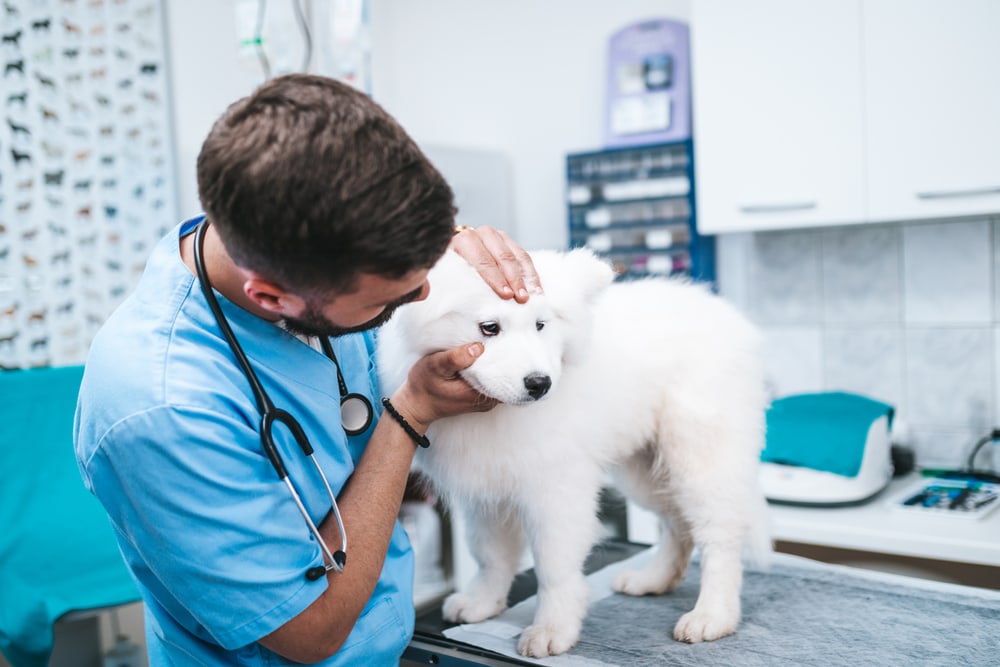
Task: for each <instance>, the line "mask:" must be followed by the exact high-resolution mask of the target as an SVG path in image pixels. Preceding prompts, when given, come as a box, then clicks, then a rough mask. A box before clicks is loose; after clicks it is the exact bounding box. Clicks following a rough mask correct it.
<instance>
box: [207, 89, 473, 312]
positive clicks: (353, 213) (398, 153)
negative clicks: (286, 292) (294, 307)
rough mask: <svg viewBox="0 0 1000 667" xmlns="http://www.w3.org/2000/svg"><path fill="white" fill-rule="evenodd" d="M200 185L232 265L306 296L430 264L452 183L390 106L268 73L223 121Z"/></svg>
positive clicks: (449, 216) (449, 208) (445, 237)
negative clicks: (367, 275) (390, 111)
mask: <svg viewBox="0 0 1000 667" xmlns="http://www.w3.org/2000/svg"><path fill="white" fill-rule="evenodd" d="M198 193H199V196H200V198H201V203H202V206H203V207H204V210H205V214H206V215H207V216H208V219H209V220H211V221H212V223H213V225H215V227H216V228H217V230H218V232H219V236H220V237H221V239H222V242H223V244H224V245H225V247H226V250H227V251H228V252H229V254H230V256H231V257H232V258H233V260H234V261H235V262H236V263H237V264H239V265H240V266H242V267H244V268H246V269H250V270H253V271H256V272H258V273H261V274H263V275H264V276H266V277H267V278H268V279H270V280H274V281H275V282H277V283H279V284H280V285H281V286H282V287H285V288H286V289H299V290H305V291H308V292H321V291H327V290H335V291H340V292H344V291H350V290H351V289H353V287H354V280H355V279H356V278H357V276H358V274H359V273H372V274H376V275H379V276H383V277H386V278H399V277H401V276H403V275H405V274H406V273H409V272H410V271H413V270H415V269H422V268H428V267H430V266H431V265H432V264H434V262H436V261H437V259H438V258H439V257H440V256H441V254H442V253H443V252H444V250H445V248H446V247H447V245H448V242H449V240H450V239H451V235H452V228H453V225H454V216H455V205H454V196H453V194H452V191H451V188H450V187H449V186H448V184H447V183H446V182H445V180H444V178H443V177H442V176H441V174H440V173H439V172H438V171H437V169H435V168H434V166H433V165H432V164H431V163H430V161H429V160H428V159H427V157H426V156H425V155H424V154H423V153H422V152H421V151H420V149H419V148H418V147H417V145H416V143H415V142H414V141H413V140H412V139H411V138H410V137H409V135H407V133H406V132H405V131H404V130H403V128H402V127H400V126H399V124H398V123H397V122H396V121H395V120H393V119H392V117H391V116H389V114H388V113H386V112H385V110H383V109H382V108H381V107H380V106H379V105H378V104H376V103H375V102H374V101H373V100H372V99H371V98H369V97H368V96H367V95H365V94H364V93H362V92H361V91H359V90H357V89H355V88H352V87H350V86H348V85H346V84H343V83H341V82H339V81H336V80H334V79H329V78H326V77H321V76H315V75H307V74H289V75H285V76H281V77H276V78H274V79H271V80H270V81H268V82H266V83H264V84H263V85H262V86H260V87H259V88H258V89H257V90H256V91H254V93H253V94H251V95H250V96H249V97H246V98H244V99H241V100H239V101H238V102H236V103H235V104H233V105H231V106H230V107H229V109H228V110H227V111H226V112H225V113H224V114H223V116H222V117H221V118H219V120H217V121H216V123H215V125H214V126H213V127H212V129H211V131H210V132H209V134H208V138H207V139H205V143H204V144H203V145H202V149H201V152H200V153H199V155H198Z"/></svg>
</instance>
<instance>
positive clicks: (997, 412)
mask: <svg viewBox="0 0 1000 667" xmlns="http://www.w3.org/2000/svg"><path fill="white" fill-rule="evenodd" d="M992 425H993V426H995V427H996V428H1000V325H996V326H994V327H993V424H992ZM997 456H998V457H1000V454H998V455H997Z"/></svg>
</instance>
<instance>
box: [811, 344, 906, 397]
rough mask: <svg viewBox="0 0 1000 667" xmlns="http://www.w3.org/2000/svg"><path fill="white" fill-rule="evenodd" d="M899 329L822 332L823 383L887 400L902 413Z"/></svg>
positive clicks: (833, 387)
mask: <svg viewBox="0 0 1000 667" xmlns="http://www.w3.org/2000/svg"><path fill="white" fill-rule="evenodd" d="M903 359H904V349H903V332H902V330H901V329H898V328H885V327H883V328H863V329H862V328H853V329H841V328H836V329H833V328H827V329H825V330H824V332H823V385H824V387H825V388H826V389H828V390H830V391H837V390H840V391H853V392H856V393H859V394H864V395H865V396H869V397H871V398H874V399H877V400H880V401H884V402H886V403H889V404H891V405H893V406H895V408H896V413H897V415H900V414H903V413H905V406H904V398H905V392H904V391H903Z"/></svg>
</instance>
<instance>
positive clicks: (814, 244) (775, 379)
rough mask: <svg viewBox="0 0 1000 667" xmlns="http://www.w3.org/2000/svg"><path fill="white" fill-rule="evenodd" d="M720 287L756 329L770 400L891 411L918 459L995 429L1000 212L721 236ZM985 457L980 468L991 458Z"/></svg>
mask: <svg viewBox="0 0 1000 667" xmlns="http://www.w3.org/2000/svg"><path fill="white" fill-rule="evenodd" d="M717 243H718V260H717V261H718V277H719V291H720V293H721V294H723V295H724V296H725V297H727V298H728V299H730V300H731V301H733V302H734V303H735V304H736V305H737V306H739V307H740V308H741V309H742V310H743V311H744V312H745V313H747V314H748V315H749V316H750V317H751V318H752V319H753V320H754V321H755V322H756V323H757V324H758V326H760V327H761V329H762V330H763V332H764V335H765V354H766V365H767V369H768V382H769V383H770V387H771V390H772V392H773V393H774V395H776V396H782V395H786V394H790V393H797V392H808V391H826V390H844V391H854V392H858V393H862V394H865V395H868V396H871V397H872V398H877V399H879V400H883V401H885V402H887V403H890V404H892V405H894V406H896V409H897V424H898V426H899V429H897V431H896V436H897V439H899V440H902V441H905V442H907V443H908V444H910V445H912V446H913V447H914V449H915V450H916V454H917V463H918V465H921V466H926V467H936V466H958V465H963V464H964V463H965V459H966V457H967V456H968V453H969V451H970V449H971V447H972V445H973V444H974V443H975V441H976V440H978V439H979V438H980V437H982V436H983V435H985V434H986V433H988V432H989V430H990V429H992V428H993V427H994V426H1000V370H998V366H1000V217H998V218H991V219H983V218H977V219H971V220H959V221H929V222H927V221H923V222H908V223H893V224H890V223H884V224H872V225H861V226H850V227H836V228H825V229H807V230H795V231H781V232H758V233H753V234H750V233H747V234H731V235H729V234H727V235H722V236H719V237H718V238H717ZM991 454H992V456H993V460H994V461H996V462H998V463H1000V454H998V453H997V452H987V453H984V454H983V456H982V458H980V459H977V462H978V463H979V464H980V465H987V466H988V465H990V455H991Z"/></svg>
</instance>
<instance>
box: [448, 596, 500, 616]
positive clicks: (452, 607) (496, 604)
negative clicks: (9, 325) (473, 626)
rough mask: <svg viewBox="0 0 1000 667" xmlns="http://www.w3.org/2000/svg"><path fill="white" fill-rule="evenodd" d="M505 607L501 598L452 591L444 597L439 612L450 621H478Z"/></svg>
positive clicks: (497, 612) (493, 614)
mask: <svg viewBox="0 0 1000 667" xmlns="http://www.w3.org/2000/svg"><path fill="white" fill-rule="evenodd" d="M506 608H507V600H506V599H503V598H491V597H483V596H480V597H477V596H474V595H469V594H468V593H452V594H451V595H449V596H448V597H447V598H445V601H444V604H443V605H442V606H441V613H442V615H443V616H444V618H445V620H446V621H451V622H452V623H478V622H480V621H485V620H486V619H487V618H492V617H494V616H496V615H497V614H499V613H500V612H502V611H503V610H504V609H506Z"/></svg>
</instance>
